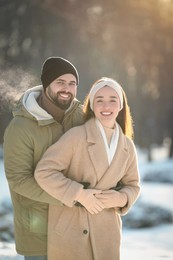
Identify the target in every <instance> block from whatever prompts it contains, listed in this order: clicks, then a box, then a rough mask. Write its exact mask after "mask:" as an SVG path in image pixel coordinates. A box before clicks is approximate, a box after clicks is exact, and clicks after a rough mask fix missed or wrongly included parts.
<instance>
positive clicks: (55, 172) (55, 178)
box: [35, 131, 83, 207]
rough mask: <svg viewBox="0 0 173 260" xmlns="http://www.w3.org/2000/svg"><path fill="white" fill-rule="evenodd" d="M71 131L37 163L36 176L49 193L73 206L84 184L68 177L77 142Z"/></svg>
mask: <svg viewBox="0 0 173 260" xmlns="http://www.w3.org/2000/svg"><path fill="white" fill-rule="evenodd" d="M69 133H70V131H69V132H67V133H66V134H64V135H63V136H62V137H61V138H60V139H59V140H58V142H56V143H55V144H53V145H52V146H50V147H49V148H48V149H47V151H46V152H45V153H44V155H43V157H42V159H41V160H40V161H39V163H38V164H37V167H36V169H35V178H36V180H37V182H38V184H39V185H40V186H41V187H42V188H43V189H44V190H45V191H46V192H47V193H49V194H50V195H51V196H53V197H55V198H56V199H58V200H60V201H61V202H62V203H63V204H65V205H67V206H68V207H72V206H74V201H75V199H76V197H77V194H78V193H79V192H80V191H81V189H82V188H83V185H82V184H80V183H78V182H76V181H73V180H72V179H70V178H68V177H67V176H68V170H69V166H70V162H71V160H72V156H73V153H74V149H73V143H74V142H75V137H74V136H73V135H70V134H69Z"/></svg>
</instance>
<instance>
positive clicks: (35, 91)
mask: <svg viewBox="0 0 173 260" xmlns="http://www.w3.org/2000/svg"><path fill="white" fill-rule="evenodd" d="M42 91H43V87H42V85H39V86H35V87H33V88H30V89H28V90H27V91H26V92H25V93H24V94H23V96H22V97H21V99H20V101H19V103H18V105H17V106H16V108H15V110H14V111H13V115H14V116H16V115H22V116H25V117H29V118H34V119H35V120H37V121H45V120H46V121H47V120H51V121H52V120H53V121H54V119H53V117H52V116H51V115H50V114H48V113H47V112H46V111H45V110H44V109H43V108H41V107H40V106H39V104H38V102H37V98H38V97H39V96H40V95H41V93H42Z"/></svg>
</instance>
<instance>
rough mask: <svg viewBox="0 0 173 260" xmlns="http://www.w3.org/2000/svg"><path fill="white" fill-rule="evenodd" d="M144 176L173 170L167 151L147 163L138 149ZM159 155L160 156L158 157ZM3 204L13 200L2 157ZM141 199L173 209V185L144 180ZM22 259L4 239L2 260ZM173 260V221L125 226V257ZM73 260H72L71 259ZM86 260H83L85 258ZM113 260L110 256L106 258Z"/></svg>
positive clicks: (0, 195) (0, 196)
mask: <svg viewBox="0 0 173 260" xmlns="http://www.w3.org/2000/svg"><path fill="white" fill-rule="evenodd" d="M138 155H139V168H140V173H141V177H142V176H144V175H145V173H146V172H148V171H149V170H150V171H151V172H152V171H158V170H159V171H160V170H162V171H165V172H167V171H173V160H169V161H168V160H166V159H165V157H166V156H165V151H164V150H160V151H158V153H157V151H155V158H154V159H155V161H154V162H152V163H147V161H146V156H145V154H142V153H141V152H138ZM156 155H157V156H156ZM0 185H1V191H0V203H2V201H3V200H4V199H7V200H10V196H9V190H8V186H7V182H6V179H5V176H4V169H3V161H2V160H0ZM141 186H142V193H141V198H142V199H143V200H144V201H145V202H149V203H153V204H155V205H158V206H163V207H165V208H168V209H171V210H172V212H173V203H172V198H173V184H171V183H165V184H164V183H156V182H155V183H152V182H145V183H144V182H141ZM10 259H13V260H22V259H23V257H22V256H19V255H17V254H16V252H15V246H14V243H4V242H3V243H2V242H0V260H10ZM139 259H140V260H159V259H160V260H161V259H168V260H173V224H164V225H159V226H156V227H152V228H143V229H123V236H122V248H121V260H139ZM69 260H70V259H69ZM81 260H82V259H81ZM105 260H109V259H105Z"/></svg>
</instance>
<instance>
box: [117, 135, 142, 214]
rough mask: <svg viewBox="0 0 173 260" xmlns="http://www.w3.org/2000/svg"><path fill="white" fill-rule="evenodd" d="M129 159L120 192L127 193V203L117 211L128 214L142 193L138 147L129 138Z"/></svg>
mask: <svg viewBox="0 0 173 260" xmlns="http://www.w3.org/2000/svg"><path fill="white" fill-rule="evenodd" d="M129 142H130V143H129V160H128V164H127V167H126V172H125V175H124V176H123V178H122V179H121V182H122V184H123V187H122V188H121V190H120V192H123V193H126V195H127V204H126V205H125V207H123V208H119V209H118V210H117V211H118V212H119V213H120V214H121V215H125V214H127V212H128V211H129V209H130V208H131V207H132V205H133V204H134V203H135V201H136V200H137V198H138V197H139V194H140V176H139V169H138V161H137V154H136V149H135V146H134V144H133V142H132V141H130V140H129Z"/></svg>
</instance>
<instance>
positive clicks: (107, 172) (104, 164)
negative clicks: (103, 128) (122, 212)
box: [85, 118, 128, 189]
mask: <svg viewBox="0 0 173 260" xmlns="http://www.w3.org/2000/svg"><path fill="white" fill-rule="evenodd" d="M85 128H86V133H87V142H88V144H89V145H88V153H89V156H90V159H91V161H92V163H93V165H94V168H95V171H96V174H97V180H98V184H97V186H96V187H97V188H100V189H101V188H102V185H103V187H104V188H105V178H106V180H107V181H106V183H109V184H110V183H112V187H113V186H114V185H115V184H116V182H117V178H118V176H119V172H121V169H120V167H121V165H122V164H123V163H125V161H126V160H127V158H128V146H127V142H126V137H125V135H124V134H123V132H122V130H121V128H120V135H119V141H118V146H117V151H116V153H115V155H114V158H113V160H112V162H111V164H110V166H109V165H108V159H107V154H106V149H105V146H104V141H103V138H102V136H101V133H100V130H99V128H98V127H97V125H96V123H95V120H94V118H91V119H90V120H88V121H87V122H86V123H85ZM114 173H115V174H114ZM108 188H110V187H108Z"/></svg>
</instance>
